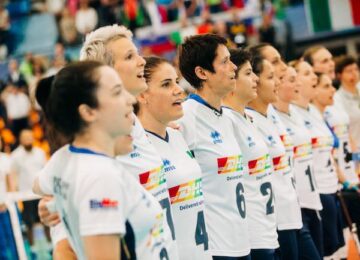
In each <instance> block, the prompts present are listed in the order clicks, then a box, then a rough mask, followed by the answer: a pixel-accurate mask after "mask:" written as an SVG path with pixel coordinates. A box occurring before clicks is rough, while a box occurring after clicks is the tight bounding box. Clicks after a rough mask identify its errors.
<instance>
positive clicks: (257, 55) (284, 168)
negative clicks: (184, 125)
mask: <svg viewBox="0 0 360 260" xmlns="http://www.w3.org/2000/svg"><path fill="white" fill-rule="evenodd" d="M250 51H251V53H252V54H253V70H254V72H255V73H256V74H257V75H258V76H259V84H258V97H257V98H256V99H254V100H253V101H251V102H250V103H249V109H248V110H247V113H248V114H249V115H250V116H251V118H252V120H253V123H254V125H255V126H256V127H257V128H258V130H259V132H260V133H261V134H262V136H263V139H264V140H265V142H266V144H267V146H268V148H269V151H270V157H271V159H272V162H273V167H274V174H273V175H272V178H273V179H272V187H273V190H274V195H275V212H276V218H277V229H278V235H279V244H280V250H279V251H280V254H281V257H282V258H283V259H298V245H299V242H298V237H297V233H298V230H299V229H300V228H301V227H302V220H301V211H300V206H299V203H298V199H297V194H296V191H295V188H294V186H293V181H292V177H293V173H292V169H291V165H290V160H289V156H288V155H287V153H286V147H285V145H284V143H283V140H282V139H281V138H280V133H279V131H278V127H277V125H276V124H274V122H273V119H272V118H271V116H269V115H268V107H269V105H270V104H271V103H273V102H276V101H277V100H278V96H277V95H278V87H279V84H280V80H279V78H280V77H279V76H276V75H275V69H274V66H273V65H272V64H271V63H270V62H269V61H268V60H267V59H264V58H263V55H262V54H261V52H259V49H256V48H250ZM288 139H289V138H288V137H287V139H286V140H288Z"/></svg>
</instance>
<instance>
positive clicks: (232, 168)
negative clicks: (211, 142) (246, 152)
mask: <svg viewBox="0 0 360 260" xmlns="http://www.w3.org/2000/svg"><path fill="white" fill-rule="evenodd" d="M217 161H218V174H228V173H232V172H237V171H241V170H242V169H243V166H242V156H241V155H235V156H229V157H223V158H218V159H217Z"/></svg>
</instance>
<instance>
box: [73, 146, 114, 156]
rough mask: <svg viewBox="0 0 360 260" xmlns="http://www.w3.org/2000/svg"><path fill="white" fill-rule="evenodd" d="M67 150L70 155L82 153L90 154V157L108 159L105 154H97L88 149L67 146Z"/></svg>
mask: <svg viewBox="0 0 360 260" xmlns="http://www.w3.org/2000/svg"><path fill="white" fill-rule="evenodd" d="M69 150H70V152H72V153H82V154H92V155H101V156H105V157H109V156H107V155H106V154H103V153H97V152H95V151H92V150H90V149H88V148H81V147H76V146H74V145H72V144H71V145H69Z"/></svg>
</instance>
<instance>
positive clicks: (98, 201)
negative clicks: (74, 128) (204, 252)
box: [39, 146, 164, 259]
mask: <svg viewBox="0 0 360 260" xmlns="http://www.w3.org/2000/svg"><path fill="white" fill-rule="evenodd" d="M39 184H40V189H41V190H42V191H43V192H44V193H47V194H54V196H55V202H56V209H57V210H58V211H59V213H60V215H61V220H62V224H63V227H64V228H65V230H66V233H67V235H68V238H69V241H70V244H71V245H72V247H73V249H74V251H75V253H76V255H77V257H78V258H79V259H85V254H84V247H83V242H82V237H83V236H90V235H100V234H102V235H105V234H119V235H121V236H122V237H124V239H125V244H126V247H127V249H128V251H129V252H130V254H131V255H133V254H136V257H137V258H139V259H159V254H160V253H161V252H162V249H163V248H164V244H162V242H163V240H162V239H161V237H160V234H161V228H162V219H161V218H162V217H163V213H162V210H161V207H160V205H159V204H158V202H157V201H156V200H155V199H154V198H153V196H151V195H150V194H149V193H148V192H147V191H146V190H145V189H143V187H141V185H140V184H139V183H138V182H137V181H136V179H134V177H133V176H131V175H130V174H128V173H127V172H126V171H125V170H124V168H123V167H122V165H121V164H120V163H119V162H117V161H116V160H114V159H112V158H110V157H107V156H105V155H102V154H97V153H94V152H92V151H90V150H87V149H81V148H76V147H73V146H65V147H63V148H62V149H60V150H59V151H58V152H57V153H55V154H54V155H53V158H52V159H51V160H50V162H49V163H48V164H47V166H46V167H45V168H44V169H43V170H42V171H41V172H40V174H39ZM48 189H49V190H48ZM144 216H146V218H144ZM58 231H59V230H58ZM60 231H61V230H60ZM125 233H127V234H126V235H125ZM127 235H129V236H128V237H127Z"/></svg>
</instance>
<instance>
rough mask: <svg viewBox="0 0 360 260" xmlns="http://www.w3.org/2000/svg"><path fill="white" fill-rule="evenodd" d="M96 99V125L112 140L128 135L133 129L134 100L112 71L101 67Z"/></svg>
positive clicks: (109, 68) (107, 67)
mask: <svg viewBox="0 0 360 260" xmlns="http://www.w3.org/2000/svg"><path fill="white" fill-rule="evenodd" d="M97 73H99V75H100V80H99V83H98V84H99V86H98V89H97V91H96V97H97V100H98V104H99V106H98V107H97V108H96V109H94V110H96V112H95V113H96V121H94V123H96V124H97V125H98V126H99V127H100V128H102V130H104V131H106V132H108V133H109V134H110V135H111V136H112V137H113V138H116V137H118V136H120V135H129V134H130V132H131V130H132V127H133V122H134V118H133V104H134V103H135V98H134V97H133V96H132V95H131V94H130V93H129V92H128V91H127V90H126V89H125V88H124V85H123V83H122V81H121V79H120V77H119V76H118V74H117V73H116V71H115V70H114V69H112V68H111V67H109V66H102V67H100V68H99V69H98V71H97Z"/></svg>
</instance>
